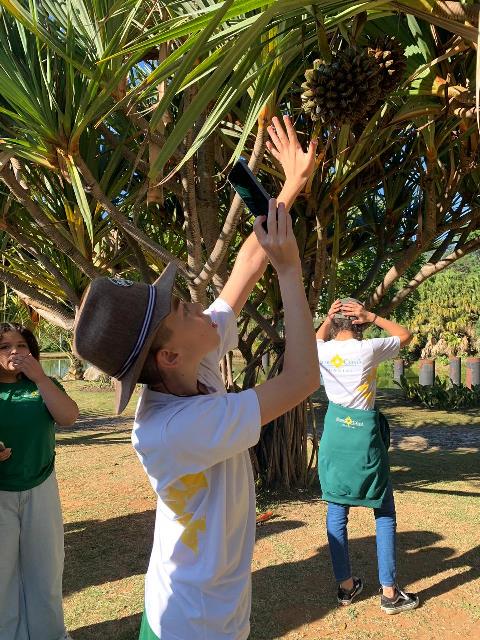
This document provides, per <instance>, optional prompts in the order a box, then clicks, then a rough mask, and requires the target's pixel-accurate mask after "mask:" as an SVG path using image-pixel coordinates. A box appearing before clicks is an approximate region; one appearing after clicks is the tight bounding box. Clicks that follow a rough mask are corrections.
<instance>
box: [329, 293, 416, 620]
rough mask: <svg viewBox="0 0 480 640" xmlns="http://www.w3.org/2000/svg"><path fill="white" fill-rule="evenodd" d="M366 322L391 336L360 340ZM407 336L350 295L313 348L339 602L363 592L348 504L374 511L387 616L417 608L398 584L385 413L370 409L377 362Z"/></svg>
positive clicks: (396, 349)
mask: <svg viewBox="0 0 480 640" xmlns="http://www.w3.org/2000/svg"><path fill="white" fill-rule="evenodd" d="M366 323H374V324H376V325H377V326H378V327H379V328H381V329H383V330H384V331H386V332H387V333H389V334H390V335H389V337H388V338H374V339H370V340H363V339H362V332H363V329H364V328H365V326H366ZM410 340H411V334H410V332H409V331H408V330H407V329H406V328H405V327H402V326H401V325H399V324H397V323H395V322H392V321H390V320H386V319H385V318H381V317H379V316H378V315H377V314H375V313H371V312H369V311H367V310H366V309H365V308H364V307H363V305H362V304H361V303H360V302H358V300H355V299H353V298H343V299H342V300H336V301H335V302H334V303H333V305H332V306H331V308H330V310H329V312H328V315H327V318H326V319H325V321H324V323H323V324H322V325H321V327H320V328H319V329H318V331H317V351H318V358H319V363H320V372H321V375H322V380H323V384H324V387H325V392H326V394H327V397H328V399H329V405H328V409H327V413H326V415H325V423H324V430H323V434H322V438H321V441H320V447H319V453H318V469H319V477H320V485H321V490H322V498H323V499H324V500H325V501H326V502H327V503H328V509H327V537H328V544H329V549H330V556H331V559H332V565H333V572H334V575H335V579H336V581H337V583H338V592H337V600H338V602H339V604H342V605H348V604H350V603H351V602H352V601H353V599H354V598H355V597H356V596H358V595H359V594H360V593H361V592H362V590H363V580H362V579H361V578H359V577H356V576H353V575H352V570H351V567H350V557H349V552H348V533H347V523H348V515H349V509H350V507H355V506H363V507H369V508H372V509H373V510H374V516H375V523H376V543H377V561H378V577H379V581H380V584H381V592H382V594H381V598H380V606H381V609H382V610H383V611H384V612H385V613H388V614H394V613H400V612H402V611H407V610H409V609H415V608H416V607H417V606H418V604H419V599H418V596H417V595H416V594H413V593H406V592H404V591H402V590H401V589H400V588H399V587H398V586H397V569H396V553H395V544H396V540H395V538H396V514H395V501H394V497H393V491H392V484H391V480H390V468H389V461H388V447H389V445H390V431H389V428H388V423H387V421H386V418H385V417H384V416H383V414H381V413H380V412H379V411H378V409H376V408H375V396H376V373H377V366H378V365H379V364H380V362H382V361H384V360H388V359H390V358H393V357H395V356H396V355H398V352H399V350H400V348H401V347H402V346H404V345H406V344H408V343H409V342H410Z"/></svg>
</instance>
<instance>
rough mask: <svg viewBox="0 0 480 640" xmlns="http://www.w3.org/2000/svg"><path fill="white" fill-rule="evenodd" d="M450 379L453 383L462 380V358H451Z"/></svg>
mask: <svg viewBox="0 0 480 640" xmlns="http://www.w3.org/2000/svg"><path fill="white" fill-rule="evenodd" d="M448 373H449V376H450V380H451V381H452V383H453V384H456V385H459V384H461V382H462V360H461V358H450V367H449V370H448Z"/></svg>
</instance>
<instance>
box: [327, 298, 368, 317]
mask: <svg viewBox="0 0 480 640" xmlns="http://www.w3.org/2000/svg"><path fill="white" fill-rule="evenodd" d="M340 302H341V303H342V305H344V304H347V302H356V303H357V304H361V305H362V307H363V302H360V300H356V299H355V298H340ZM333 317H334V318H338V319H341V320H351V319H352V318H353V316H346V315H345V314H344V313H341V312H340V313H334V314H333Z"/></svg>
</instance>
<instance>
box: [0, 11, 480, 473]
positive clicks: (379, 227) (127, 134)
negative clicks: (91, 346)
mask: <svg viewBox="0 0 480 640" xmlns="http://www.w3.org/2000/svg"><path fill="white" fill-rule="evenodd" d="M457 5H459V3H449V2H444V3H439V2H437V3H434V2H432V3H425V2H422V3H419V2H418V3H417V2H415V1H414V0H411V1H409V2H408V3H398V2H385V3H382V4H381V5H374V6H371V5H364V4H358V5H356V4H352V3H350V2H338V1H335V2H333V1H328V0H327V1H325V0H321V1H317V2H310V3H303V2H297V1H295V0H280V1H276V2H266V1H265V0H263V1H255V0H248V1H247V0H236V1H235V0H227V1H226V2H223V3H217V2H214V1H207V0H204V1H202V2H198V1H197V2H157V1H156V0H152V1H151V2H145V1H143V2H139V1H138V2H135V1H133V0H122V1H116V2H114V1H113V0H75V1H73V0H64V1H62V2H59V1H58V0H52V1H50V0H21V1H20V0H0V7H2V9H1V13H0V181H1V193H0V199H1V201H0V206H1V217H0V227H1V228H0V233H1V234H2V242H3V245H2V246H3V252H2V263H1V265H0V280H2V281H3V282H4V283H6V284H7V285H8V286H9V287H11V288H12V290H14V291H16V292H17V293H18V295H19V296H21V297H22V298H23V299H24V300H25V301H26V302H27V303H28V304H29V305H30V306H31V307H32V308H34V309H36V310H37V311H38V313H40V314H43V315H44V316H45V317H48V319H49V320H51V321H53V322H56V323H57V324H59V325H61V326H64V327H71V326H72V324H73V321H74V317H75V311H76V308H77V307H78V304H79V301H80V298H81V295H82V293H83V291H84V289H85V288H86V286H87V285H88V283H89V282H90V280H91V279H92V278H94V277H96V276H98V275H104V274H108V275H112V274H113V275H115V274H120V275H122V276H124V277H128V278H133V279H135V278H142V279H144V280H146V281H152V280H153V279H154V278H155V277H156V276H157V274H158V273H159V272H160V271H161V270H162V268H163V267H164V265H165V264H166V263H167V262H169V261H171V260H174V261H176V262H177V263H178V265H179V270H180V274H181V278H180V279H179V282H178V285H177V286H178V292H179V294H180V295H182V296H185V295H187V294H189V295H190V296H191V297H192V298H193V299H195V300H200V301H204V302H205V301H206V300H208V299H209V298H211V297H212V296H213V295H215V292H216V291H218V290H219V289H220V288H221V286H222V283H223V282H224V281H225V278H226V276H227V274H228V271H229V267H230V265H231V262H232V259H233V257H234V255H235V250H236V248H237V246H238V244H239V243H240V242H241V241H242V238H243V237H244V236H245V235H246V234H248V233H249V232H250V230H251V221H250V218H249V217H248V215H247V214H246V213H245V212H244V210H243V208H242V205H241V202H240V201H239V199H238V198H237V197H232V194H231V192H230V190H229V189H228V188H226V181H225V177H226V172H227V171H228V166H229V163H230V162H231V160H232V159H233V158H235V157H237V156H238V155H239V154H240V153H243V154H244V155H246V156H247V157H248V159H249V164H250V166H251V168H252V169H253V171H254V172H259V174H260V176H261V179H262V181H263V182H264V183H265V185H266V187H267V188H268V189H269V190H270V191H271V192H272V193H275V192H278V190H279V187H280V183H281V180H282V175H281V170H280V168H279V167H278V166H277V165H276V163H275V161H274V159H273V158H271V157H268V156H267V155H265V141H266V136H267V134H266V126H267V124H268V123H269V121H270V119H271V116H272V114H274V113H278V112H280V111H281V110H288V111H289V112H290V113H291V114H292V116H293V117H294V119H295V123H296V127H297V130H298V132H299V135H300V137H301V139H302V140H303V141H306V140H307V139H308V138H309V137H310V136H312V135H315V136H317V137H318V139H319V143H320V144H319V156H318V161H317V166H316V171H315V174H314V176H313V177H312V180H311V181H310V183H309V184H308V185H307V189H306V191H305V193H304V194H302V197H301V198H300V199H299V201H298V202H297V203H296V205H295V208H294V211H293V215H294V219H295V230H296V234H297V238H298V243H299V247H300V251H301V254H302V258H303V264H304V275H305V285H306V290H307V295H308V299H309V302H310V306H311V309H312V312H313V313H319V312H321V311H324V310H325V307H326V305H327V303H328V300H329V299H331V298H332V297H333V296H334V295H336V294H337V293H343V292H347V291H348V292H349V293H351V292H352V289H353V290H355V293H356V295H357V296H361V297H363V298H364V299H368V301H369V304H370V305H371V306H372V307H374V308H376V309H379V310H380V309H381V310H382V312H383V313H388V312H391V311H392V310H394V309H395V308H396V306H398V305H399V304H400V303H401V302H402V301H403V300H404V299H405V298H406V297H407V296H408V295H409V294H410V292H411V291H413V290H414V289H415V288H416V287H417V286H418V284H419V283H421V282H423V281H424V280H426V279H428V277H430V276H431V275H433V274H434V273H436V272H438V271H439V270H441V269H443V268H445V266H447V265H448V264H451V262H453V261H455V260H457V259H458V258H459V257H461V256H462V255H465V254H466V253H468V252H471V251H473V250H474V249H475V248H476V247H478V237H476V236H475V235H474V233H473V232H474V231H475V230H476V229H478V225H479V224H480V216H479V211H478V195H477V194H478V153H477V146H478V129H477V125H476V101H475V89H474V86H475V68H476V54H475V48H474V46H473V44H472V43H473V42H475V41H476V39H477V26H476V25H477V24H478V21H476V15H477V14H476V13H475V12H473V14H472V15H473V18H472V16H471V15H466V9H464V8H462V7H459V6H457ZM462 11H463V13H462ZM393 38H395V40H393ZM393 43H394V44H393ZM389 47H390V48H389ZM339 61H342V64H343V65H344V66H343V73H344V75H345V77H347V76H348V77H349V78H351V80H350V82H345V81H344V82H343V84H342V85H341V86H340V83H339V84H338V87H337V86H335V87H333V89H334V90H332V85H331V84H330V85H328V82H327V80H328V79H329V78H331V77H335V69H334V68H333V65H335V64H336V63H338V62H339ZM364 61H365V62H364ZM345 65H346V66H345ZM375 65H376V66H375ZM337 66H338V65H337ZM320 69H322V73H320V74H318V73H312V70H315V71H318V70H320ZM392 69H393V70H394V71H395V73H389V71H392ZM306 72H307V74H306ZM336 73H342V71H341V70H340V71H338V69H337V71H336ZM305 74H306V75H305ZM382 74H383V76H382ZM388 75H389V76H394V77H392V78H390V82H389V81H388V78H387V76H388ZM317 76H318V77H317ZM382 77H383V80H382V79H381V78H382ZM377 81H378V82H377ZM312 82H313V84H312ZM322 82H323V85H322ZM305 83H306V84H307V86H305ZM308 83H310V85H308ZM315 83H316V84H315ZM302 85H304V86H303V87H302ZM386 85H388V86H386ZM320 86H322V87H323V88H320ZM352 86H353V88H354V90H353V91H352ZM365 86H367V87H368V89H369V90H368V92H366V91H365V90H364V88H365ZM338 89H341V90H338ZM307 92H310V94H307ZM327 93H329V95H326V94H327ZM302 94H303V98H302ZM358 95H362V96H363V97H364V100H363V101H364V102H365V103H367V102H368V108H367V109H363V108H362V109H360V107H363V106H365V105H361V104H360V102H359V101H358V99H357V102H356V106H355V107H354V108H353V107H352V104H351V103H350V102H349V100H351V99H352V98H358ZM321 96H323V98H322V100H323V102H322V100H320V98H321ZM374 98H375V99H374ZM309 103H313V104H309ZM317 107H318V109H317ZM360 111H362V113H360ZM312 115H313V118H312ZM426 255H428V256H429V257H428V261H426V260H425V258H424V257H425V256H426ZM416 267H417V268H418V269H417V270H418V273H417V272H415V268H416ZM409 276H410V277H409ZM281 325H282V307H281V301H280V299H279V295H278V289H277V287H276V285H275V279H274V278H273V276H272V273H271V272H267V274H266V276H265V278H264V280H263V281H262V282H261V283H259V286H258V287H257V289H256V290H255V292H254V293H253V295H252V297H251V300H250V301H249V303H248V305H247V309H246V314H245V316H244V318H242V320H241V324H240V332H241V340H240V350H241V352H242V354H243V356H244V358H245V360H246V368H245V370H244V371H243V376H242V378H241V380H242V382H240V378H238V379H237V381H236V384H237V386H238V385H244V386H248V385H250V384H252V383H253V382H255V381H256V380H257V379H258V376H259V375H260V374H261V361H262V355H263V354H264V353H265V352H268V351H269V352H271V353H272V357H273V361H272V367H271V369H270V371H269V375H275V372H276V371H277V370H278V368H279V367H281V361H282V350H283V347H282V344H283V338H282V328H281ZM225 372H226V377H227V379H228V381H229V383H230V385H233V384H234V381H233V375H232V371H231V366H230V363H229V362H227V363H226V365H225ZM305 415H306V411H305V407H303V406H302V407H299V408H298V409H297V410H296V411H295V412H292V414H290V415H288V416H285V417H284V418H282V419H281V420H280V422H282V423H283V425H284V428H283V429H270V430H268V429H267V430H266V431H265V435H264V437H263V438H262V441H261V443H260V445H259V447H258V449H257V450H256V452H254V455H253V458H254V462H255V466H256V469H257V471H258V472H259V473H261V474H262V475H265V476H266V477H267V481H268V482H269V483H272V484H274V483H283V484H284V485H286V486H293V485H295V484H299V483H300V484H305V483H306V482H307V481H308V478H309V476H310V475H311V474H310V473H309V470H311V469H312V468H313V466H314V462H315V459H314V455H313V456H312V455H311V454H310V453H309V450H308V448H307V427H306V418H305ZM313 449H314V450H315V447H314V448H313Z"/></svg>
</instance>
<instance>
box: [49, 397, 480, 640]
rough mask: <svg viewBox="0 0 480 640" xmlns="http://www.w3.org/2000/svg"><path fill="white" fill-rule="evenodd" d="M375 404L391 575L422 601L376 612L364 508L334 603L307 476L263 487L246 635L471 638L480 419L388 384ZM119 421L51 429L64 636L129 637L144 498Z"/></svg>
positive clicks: (146, 521) (147, 529)
mask: <svg viewBox="0 0 480 640" xmlns="http://www.w3.org/2000/svg"><path fill="white" fill-rule="evenodd" d="M83 394H84V395H85V392H83ZM92 395H93V394H88V396H90V399H91V396H92ZM80 398H81V395H79V400H80V403H81V402H82V400H81V399H80ZM382 402H383V404H382V406H383V408H384V409H385V412H386V413H387V415H388V417H389V419H390V422H391V427H392V440H393V448H392V452H391V463H392V474H393V483H394V488H395V496H396V504H397V515H398V566H399V582H400V584H401V586H403V587H405V588H407V589H408V590H411V591H416V592H417V593H419V595H420V598H421V601H422V605H421V607H420V608H419V609H417V610H416V611H412V612H408V613H405V614H402V615H398V616H386V615H385V614H382V612H381V611H380V609H379V596H378V594H377V590H378V579H377V575H376V556H375V536H374V521H373V515H372V512H371V511H370V510H367V509H354V510H353V511H352V514H351V518H350V525H349V531H350V538H351V543H350V552H351V557H352V564H353V569H354V573H355V574H356V575H361V576H362V577H363V578H364V580H365V583H366V586H365V589H364V592H363V593H362V595H361V596H360V599H359V600H358V601H357V602H355V604H354V605H353V606H350V607H343V608H340V607H338V606H337V604H336V588H335V584H334V581H333V578H332V574H331V567H330V560H329V555H328V547H327V544H326V542H327V541H326V534H325V526H324V522H325V512H326V509H325V505H324V504H323V503H322V502H321V501H320V499H319V491H318V487H316V488H314V489H313V490H311V491H308V492H303V493H302V492H296V493H294V494H290V495H281V496H278V495H275V494H272V495H270V496H263V497H262V501H261V504H262V508H267V507H268V509H270V510H272V511H273V512H274V517H273V518H272V519H271V520H269V521H268V522H266V523H265V524H263V525H262V526H260V527H258V529H257V543H256V547H255V555H254V561H253V566H252V581H253V607H252V632H251V640H274V639H279V638H284V639H289V640H294V639H295V640H297V639H300V638H305V639H308V640H333V639H334V638H335V639H338V640H364V639H374V640H387V638H388V639H390V638H396V639H397V638H398V639H399V640H414V639H415V640H434V639H435V640H449V639H452V640H453V639H455V638H462V639H464V640H470V639H471V640H474V639H478V638H480V633H479V628H480V596H479V593H480V589H479V587H480V553H479V550H480V547H479V544H480V533H479V532H480V514H479V496H480V455H479V450H480V416H478V415H477V414H478V412H476V413H473V412H470V413H465V414H462V415H459V414H454V415H453V414H449V413H447V412H431V411H427V410H424V409H418V408H414V407H404V406H402V403H401V402H400V401H399V398H398V395H395V394H391V393H389V394H384V395H383V398H382ZM130 428H131V409H130V412H129V413H127V416H126V417H125V418H111V417H108V416H98V415H97V414H96V412H95V411H93V410H90V409H87V410H84V412H83V416H82V420H81V421H80V422H79V423H77V425H76V426H75V427H74V428H73V429H62V430H61V431H60V433H59V436H58V447H57V475H58V479H59V484H60V490H61V497H62V504H63V511H64V520H65V532H66V533H65V552H66V558H65V576H64V590H65V613H66V619H67V624H68V627H69V629H70V631H71V633H72V637H73V638H74V640H87V639H95V640H100V639H102V640H114V639H115V640H136V638H137V637H138V627H139V622H140V614H141V611H142V608H143V577H144V573H145V571H146V568H147V564H148V558H149V552H150V546H151V541H152V535H153V523H154V509H155V497H154V495H153V492H152V490H151V488H150V485H149V484H148V482H147V479H146V478H145V476H144V474H143V471H142V469H141V467H140V465H139V463H138V461H137V458H136V456H135V454H134V452H133V450H132V448H131V445H130Z"/></svg>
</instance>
